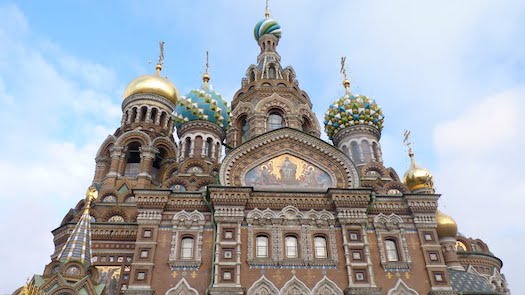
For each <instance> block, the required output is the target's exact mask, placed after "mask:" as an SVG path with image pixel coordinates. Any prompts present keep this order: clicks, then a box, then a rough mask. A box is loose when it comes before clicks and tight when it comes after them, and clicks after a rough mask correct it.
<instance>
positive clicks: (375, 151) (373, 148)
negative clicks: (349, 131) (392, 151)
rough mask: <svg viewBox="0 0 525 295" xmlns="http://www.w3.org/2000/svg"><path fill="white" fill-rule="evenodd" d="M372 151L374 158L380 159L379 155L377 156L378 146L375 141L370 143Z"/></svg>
mask: <svg viewBox="0 0 525 295" xmlns="http://www.w3.org/2000/svg"><path fill="white" fill-rule="evenodd" d="M372 151H373V152H374V158H376V161H378V162H379V161H381V157H380V156H379V146H378V145H377V142H374V143H372Z"/></svg>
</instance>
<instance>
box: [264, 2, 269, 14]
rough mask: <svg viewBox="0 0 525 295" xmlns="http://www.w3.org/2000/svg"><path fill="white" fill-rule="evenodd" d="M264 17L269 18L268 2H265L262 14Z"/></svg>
mask: <svg viewBox="0 0 525 295" xmlns="http://www.w3.org/2000/svg"><path fill="white" fill-rule="evenodd" d="M264 17H266V18H270V9H269V8H268V0H266V11H265V12H264Z"/></svg>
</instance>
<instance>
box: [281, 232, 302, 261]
mask: <svg viewBox="0 0 525 295" xmlns="http://www.w3.org/2000/svg"><path fill="white" fill-rule="evenodd" d="M284 246H285V253H286V258H298V257H299V253H298V249H297V238H296V237H295V236H287V237H286V238H285V239H284Z"/></svg>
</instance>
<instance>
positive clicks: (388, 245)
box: [385, 239, 399, 261]
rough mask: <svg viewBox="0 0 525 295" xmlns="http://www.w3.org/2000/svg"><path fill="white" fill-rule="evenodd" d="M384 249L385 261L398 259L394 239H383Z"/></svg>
mask: <svg viewBox="0 0 525 295" xmlns="http://www.w3.org/2000/svg"><path fill="white" fill-rule="evenodd" d="M385 249H386V260H387V261H399V255H398V252H397V244H396V241H394V240H391V239H388V240H385Z"/></svg>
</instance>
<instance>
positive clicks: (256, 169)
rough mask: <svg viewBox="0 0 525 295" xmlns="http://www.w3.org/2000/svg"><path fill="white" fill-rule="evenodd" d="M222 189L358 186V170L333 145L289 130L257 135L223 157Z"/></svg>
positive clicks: (268, 189)
mask: <svg viewBox="0 0 525 295" xmlns="http://www.w3.org/2000/svg"><path fill="white" fill-rule="evenodd" d="M220 182H221V184H222V185H224V186H245V187H246V186H248V187H254V190H260V191H326V190H327V189H328V188H356V187H359V177H358V172H357V169H356V168H355V165H354V164H353V163H352V161H351V160H350V159H349V158H348V157H347V156H346V155H344V154H343V153H342V152H341V151H340V150H338V149H337V148H335V147H334V146H332V145H330V144H328V143H326V142H325V141H322V140H320V139H319V138H316V137H314V136H311V135H308V134H306V133H303V132H301V131H299V130H296V129H292V128H281V129H278V130H274V131H271V132H268V133H265V134H262V135H260V136H257V137H255V138H253V139H251V140H249V141H247V142H245V143H244V144H242V145H241V146H239V147H237V148H236V149H234V150H232V151H230V153H229V154H228V155H227V156H226V157H225V158H224V160H223V162H222V165H221V170H220Z"/></svg>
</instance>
